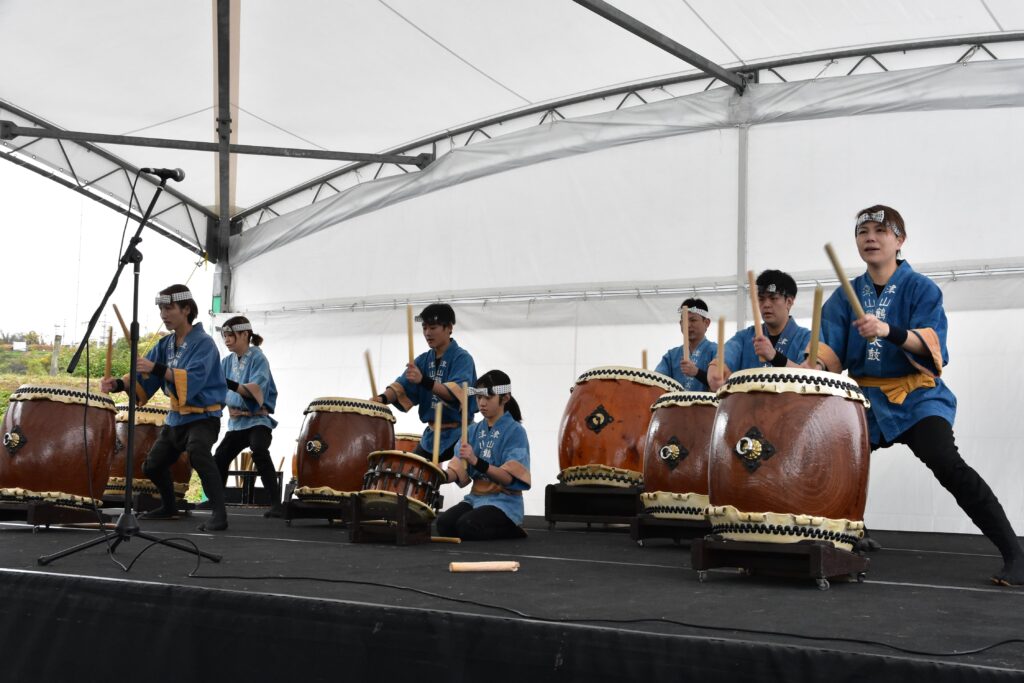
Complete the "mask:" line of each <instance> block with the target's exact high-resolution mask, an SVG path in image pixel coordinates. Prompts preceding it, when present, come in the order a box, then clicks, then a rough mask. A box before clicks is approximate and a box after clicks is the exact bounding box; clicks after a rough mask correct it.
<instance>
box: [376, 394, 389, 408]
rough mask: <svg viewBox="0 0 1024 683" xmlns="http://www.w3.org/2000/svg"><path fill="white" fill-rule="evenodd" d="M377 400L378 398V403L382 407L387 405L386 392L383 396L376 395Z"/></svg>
mask: <svg viewBox="0 0 1024 683" xmlns="http://www.w3.org/2000/svg"><path fill="white" fill-rule="evenodd" d="M377 398H379V399H380V402H381V403H383V404H384V405H387V404H388V392H386V391H385V392H384V393H383V394H377Z"/></svg>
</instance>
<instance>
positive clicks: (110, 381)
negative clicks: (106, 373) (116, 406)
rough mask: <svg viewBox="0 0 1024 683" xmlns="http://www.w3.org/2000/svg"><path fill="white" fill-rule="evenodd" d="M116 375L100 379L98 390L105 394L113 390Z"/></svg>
mask: <svg viewBox="0 0 1024 683" xmlns="http://www.w3.org/2000/svg"><path fill="white" fill-rule="evenodd" d="M117 379H118V378H117V377H104V378H103V379H101V380H100V391H102V392H103V393H105V394H109V393H110V392H112V391H113V390H114V386H115V385H116V384H117Z"/></svg>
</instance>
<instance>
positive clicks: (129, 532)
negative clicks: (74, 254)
mask: <svg viewBox="0 0 1024 683" xmlns="http://www.w3.org/2000/svg"><path fill="white" fill-rule="evenodd" d="M167 180H168V178H167V177H161V178H160V185H158V186H157V188H156V192H155V193H154V194H153V200H152V201H151V202H150V203H149V208H147V209H146V213H145V214H143V216H142V219H141V220H140V221H139V229H138V230H136V231H135V235H134V236H133V237H132V239H131V241H130V242H129V243H128V247H127V248H126V249H125V250H124V254H122V256H121V259H120V261H119V262H118V266H117V272H115V273H114V278H113V279H112V280H111V281H110V286H109V287H108V288H107V293H106V294H104V295H103V301H101V302H100V305H99V307H98V308H97V309H96V312H95V313H93V314H92V318H91V319H90V320H89V327H88V329H87V330H86V331H85V335H84V336H83V337H82V343H81V344H79V346H78V350H77V351H76V352H75V355H74V356H73V357H72V358H71V362H70V363H68V372H69V373H70V372H74V371H75V368H76V367H78V361H79V359H80V358H81V356H82V352H83V351H84V350H85V346H86V344H88V343H89V337H90V336H91V335H92V331H93V328H94V327H95V326H96V323H97V321H99V319H100V314H101V313H102V312H103V309H104V308H105V307H106V305H107V300H108V299H110V296H111V295H112V294H113V293H114V290H115V289H116V288H117V281H118V279H119V278H120V277H121V271H123V270H124V268H125V266H127V265H128V264H129V263H131V264H132V265H133V273H134V278H133V286H132V324H131V368H130V372H129V376H130V378H131V379H130V380H129V384H128V444H127V446H126V448H127V451H128V452H127V453H126V454H125V475H124V481H125V485H124V511H123V512H122V513H121V516H120V517H118V518H117V524H115V525H114V532H113V533H112V534H110V535H109V536H108V535H107V534H106V533H105V532H104V533H103V535H102V536H100V537H99V538H94V539H92V540H90V541H86V542H85V543H80V544H78V545H75V546H72V547H70V548H65V549H64V550H60V551H58V552H56V553H53V554H51V555H43V556H42V557H40V558H38V559H37V560H36V561H37V562H38V563H39V564H41V565H47V564H50V563H51V562H53V561H54V560H59V559H60V558H62V557H66V556H67V555H71V554H73V553H77V552H78V551H80V550H85V549H86V548H91V547H93V546H96V545H100V544H101V543H108V541H110V537H111V536H113V541H112V542H110V545H109V548H108V552H109V553H111V554H113V553H114V552H115V551H116V550H117V546H119V545H121V543H122V542H126V541H130V540H132V537H134V536H138V537H139V538H143V539H145V540H147V541H152V542H153V543H160V544H162V545H166V546H169V547H171V548H175V549H176V550H182V551H184V552H187V553H191V554H193V555H198V556H200V557H205V558H206V559H208V560H213V561H214V562H220V560H221V556H220V555H214V554H213V553H207V552H203V551H201V550H199V549H198V548H194V547H193V548H190V547H188V546H186V545H181V544H179V543H176V542H174V541H172V540H164V539H161V538H158V537H156V536H153V535H150V534H147V533H145V532H144V531H142V530H140V529H139V520H138V518H137V517H136V516H135V512H134V510H132V471H133V463H132V461H133V459H134V455H135V405H136V398H135V387H136V384H137V374H138V373H137V372H136V370H135V363H136V361H137V360H138V357H139V264H140V263H142V252H140V251H139V250H138V244H139V242H141V241H142V229H143V228H145V227H146V222H147V221H148V220H149V216H150V214H152V213H153V208H154V207H155V206H156V200H157V199H158V198H159V197H160V194H161V193H162V192H163V190H164V185H166V184H167ZM86 409H88V405H86ZM100 531H104V530H103V529H102V528H101V529H100Z"/></svg>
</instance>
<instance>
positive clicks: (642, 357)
mask: <svg viewBox="0 0 1024 683" xmlns="http://www.w3.org/2000/svg"><path fill="white" fill-rule="evenodd" d="M640 367H642V368H643V369H644V370H646V369H647V349H644V350H643V351H641V352H640Z"/></svg>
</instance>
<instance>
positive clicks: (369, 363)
mask: <svg viewBox="0 0 1024 683" xmlns="http://www.w3.org/2000/svg"><path fill="white" fill-rule="evenodd" d="M363 355H364V356H365V357H366V373H367V374H368V375H369V376H370V396H376V395H377V380H375V379H374V378H373V360H371V359H370V349H366V351H365V352H363Z"/></svg>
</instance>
